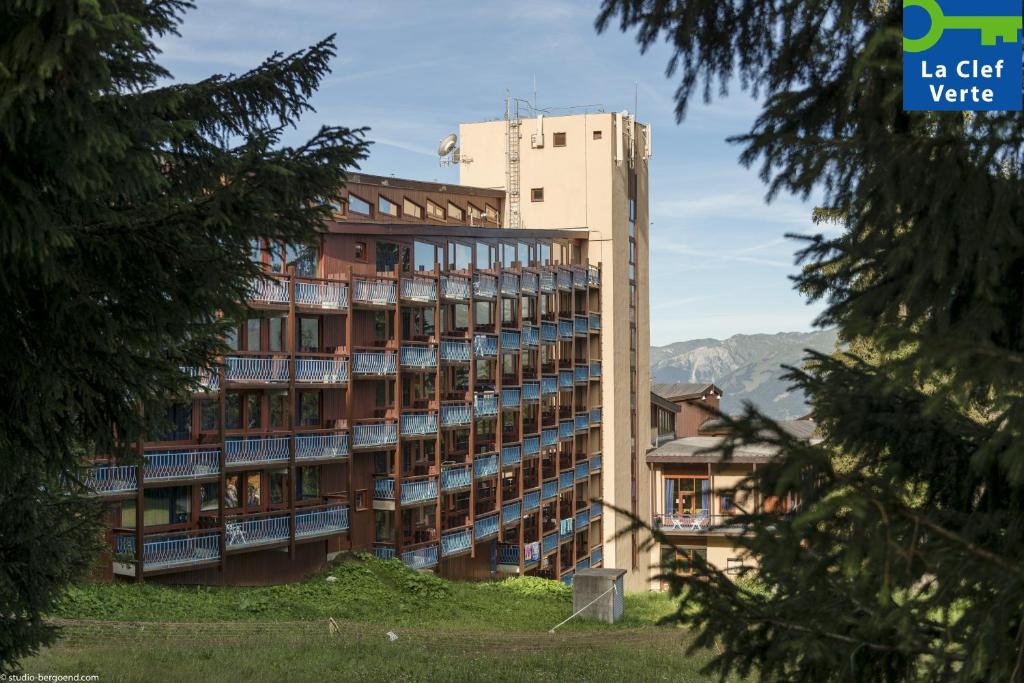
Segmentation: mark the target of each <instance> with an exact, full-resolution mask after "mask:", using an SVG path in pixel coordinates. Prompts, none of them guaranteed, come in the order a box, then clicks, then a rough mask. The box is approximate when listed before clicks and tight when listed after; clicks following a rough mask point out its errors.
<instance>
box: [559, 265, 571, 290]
mask: <svg viewBox="0 0 1024 683" xmlns="http://www.w3.org/2000/svg"><path fill="white" fill-rule="evenodd" d="M557 277H558V279H557V284H558V288H559V289H561V290H564V291H568V290H570V289H572V272H571V271H569V270H567V269H565V268H559V269H558V273H557Z"/></svg>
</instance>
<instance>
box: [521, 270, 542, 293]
mask: <svg viewBox="0 0 1024 683" xmlns="http://www.w3.org/2000/svg"><path fill="white" fill-rule="evenodd" d="M520 286H521V287H522V290H523V294H536V293H537V286H538V280H537V273H531V272H529V271H525V272H524V273H523V277H522V282H521V283H520Z"/></svg>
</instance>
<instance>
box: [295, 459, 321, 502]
mask: <svg viewBox="0 0 1024 683" xmlns="http://www.w3.org/2000/svg"><path fill="white" fill-rule="evenodd" d="M295 475H296V481H295V497H296V498H297V499H299V500H309V499H310V498H319V497H320V468H319V467H299V468H298V469H296V470H295Z"/></svg>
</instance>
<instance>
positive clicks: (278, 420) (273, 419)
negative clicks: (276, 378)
mask: <svg viewBox="0 0 1024 683" xmlns="http://www.w3.org/2000/svg"><path fill="white" fill-rule="evenodd" d="M287 400H288V392H286V391H271V392H270V393H268V394H267V403H269V404H270V406H269V408H270V428H271V429H285V428H286V427H287V426H288V425H287V424H286V423H285V414H284V411H285V401H287Z"/></svg>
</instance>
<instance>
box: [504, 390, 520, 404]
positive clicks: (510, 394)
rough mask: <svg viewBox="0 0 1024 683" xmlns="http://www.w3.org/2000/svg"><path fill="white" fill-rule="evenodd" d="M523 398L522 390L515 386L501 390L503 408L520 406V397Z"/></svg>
mask: <svg viewBox="0 0 1024 683" xmlns="http://www.w3.org/2000/svg"><path fill="white" fill-rule="evenodd" d="M521 398H522V392H521V391H520V390H519V389H517V388H514V387H509V388H508V389H502V390H501V407H502V408H518V407H519V402H520V399H521Z"/></svg>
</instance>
